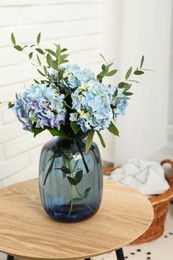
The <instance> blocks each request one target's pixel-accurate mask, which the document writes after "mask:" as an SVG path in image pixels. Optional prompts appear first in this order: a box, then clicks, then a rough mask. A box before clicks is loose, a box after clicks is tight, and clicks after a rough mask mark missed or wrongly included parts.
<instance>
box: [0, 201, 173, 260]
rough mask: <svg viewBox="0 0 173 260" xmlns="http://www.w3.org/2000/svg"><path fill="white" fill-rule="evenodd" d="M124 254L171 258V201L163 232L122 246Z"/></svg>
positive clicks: (0, 257)
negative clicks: (156, 237) (144, 241)
mask: <svg viewBox="0 0 173 260" xmlns="http://www.w3.org/2000/svg"><path fill="white" fill-rule="evenodd" d="M124 255H125V259H126V260H163V259H165V260H173V203H171V205H170V207H169V211H168V214H167V218H166V222H165V231H164V234H163V235H162V236H161V237H160V238H158V239H156V240H154V241H152V242H149V243H144V244H140V245H137V246H126V247H124ZM0 260H6V255H5V254H0ZM16 260H17V259H16ZM20 260H22V259H20ZM92 260H116V256H115V253H114V252H112V253H110V254H106V255H102V256H98V257H94V258H92Z"/></svg>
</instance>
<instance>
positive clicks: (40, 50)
mask: <svg viewBox="0 0 173 260" xmlns="http://www.w3.org/2000/svg"><path fill="white" fill-rule="evenodd" d="M35 49H36V51H38V52H39V53H40V54H42V55H44V51H43V50H42V49H40V48H35Z"/></svg>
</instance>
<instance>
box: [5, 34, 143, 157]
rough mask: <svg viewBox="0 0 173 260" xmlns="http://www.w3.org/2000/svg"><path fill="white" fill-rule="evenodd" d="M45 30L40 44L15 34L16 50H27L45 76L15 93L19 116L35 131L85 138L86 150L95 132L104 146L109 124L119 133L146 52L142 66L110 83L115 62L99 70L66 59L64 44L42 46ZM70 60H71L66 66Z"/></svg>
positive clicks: (14, 108) (28, 128) (15, 104)
mask: <svg viewBox="0 0 173 260" xmlns="http://www.w3.org/2000/svg"><path fill="white" fill-rule="evenodd" d="M40 39H41V34H40V33H39V34H38V36H37V39H36V44H33V45H31V46H28V45H25V46H20V45H18V44H17V43H16V39H15V36H14V34H13V33H12V34H11V40H12V43H13V46H14V48H15V49H16V50H18V51H20V52H24V53H25V54H27V55H28V57H29V59H30V60H31V61H32V63H33V64H34V65H37V66H38V69H37V71H38V73H39V74H41V76H42V77H43V79H42V80H41V81H38V80H34V82H35V83H34V84H32V85H31V86H30V87H28V88H27V89H26V90H25V91H24V92H23V93H21V94H17V95H16V100H15V102H14V103H11V102H10V103H9V107H10V108H11V107H13V110H14V111H15V113H16V116H17V118H18V120H19V121H20V122H21V123H22V124H23V128H24V129H25V130H29V131H31V132H33V133H34V136H36V135H37V134H39V133H41V132H42V131H44V130H48V131H49V132H50V133H51V134H52V135H53V136H59V137H62V138H66V139H73V140H80V139H84V138H86V152H87V151H88V150H89V148H90V146H91V143H92V140H93V136H94V133H95V132H96V133H97V135H98V137H99V139H100V141H101V143H102V145H103V146H104V147H105V142H104V140H103V137H102V135H101V131H102V130H104V129H108V130H109V131H110V132H111V133H112V134H114V135H119V132H118V129H117V128H116V126H115V124H114V121H115V120H116V119H117V118H118V117H119V116H122V115H124V113H125V109H126V107H127V104H128V99H129V97H130V96H131V95H132V94H133V93H132V92H130V91H129V90H130V88H131V86H132V83H134V82H137V81H136V80H134V79H132V78H133V77H132V76H134V75H141V74H143V73H144V69H143V68H142V67H143V62H144V56H142V59H141V62H140V66H139V67H137V68H136V69H134V70H133V68H132V67H130V68H129V69H128V71H127V73H126V75H125V79H124V81H122V82H120V83H118V84H115V85H110V84H109V85H107V84H104V83H103V79H104V77H111V76H113V75H114V74H116V73H117V70H116V69H113V70H112V69H111V67H112V65H113V62H108V63H107V62H106V60H105V59H104V57H103V56H102V55H101V56H102V58H103V60H104V64H103V65H102V66H101V71H100V73H98V75H95V74H94V73H93V72H92V71H91V70H90V69H88V68H84V67H81V66H79V65H75V64H70V63H68V60H67V58H68V56H69V55H68V54H67V53H66V52H67V49H66V48H61V46H60V45H57V44H55V50H52V49H43V48H41V47H40ZM66 64H67V65H66Z"/></svg>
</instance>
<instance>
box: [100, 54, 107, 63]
mask: <svg viewBox="0 0 173 260" xmlns="http://www.w3.org/2000/svg"><path fill="white" fill-rule="evenodd" d="M99 54H100V53H99ZM100 56H101V57H102V59H103V60H104V61H105V62H106V63H107V61H106V59H105V58H104V56H103V55H102V54H100Z"/></svg>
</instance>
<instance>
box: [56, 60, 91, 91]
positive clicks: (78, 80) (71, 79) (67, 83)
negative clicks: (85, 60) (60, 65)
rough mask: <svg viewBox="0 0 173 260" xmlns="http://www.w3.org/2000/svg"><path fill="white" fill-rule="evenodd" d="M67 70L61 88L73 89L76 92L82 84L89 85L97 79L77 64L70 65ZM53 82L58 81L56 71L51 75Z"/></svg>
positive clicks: (88, 70)
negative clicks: (88, 83) (89, 82)
mask: <svg viewBox="0 0 173 260" xmlns="http://www.w3.org/2000/svg"><path fill="white" fill-rule="evenodd" d="M64 68H65V71H64V74H63V81H62V82H61V85H60V86H61V87H62V88H64V87H66V88H71V89H73V90H75V89H76V88H78V87H80V86H81V85H82V84H85V83H87V82H88V81H90V80H94V79H95V75H94V73H93V72H92V71H91V70H90V69H88V68H84V67H81V66H78V65H76V64H68V65H67V66H66V67H64ZM51 80H52V82H54V83H55V82H56V81H57V72H56V71H54V72H53V73H52V74H51Z"/></svg>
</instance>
